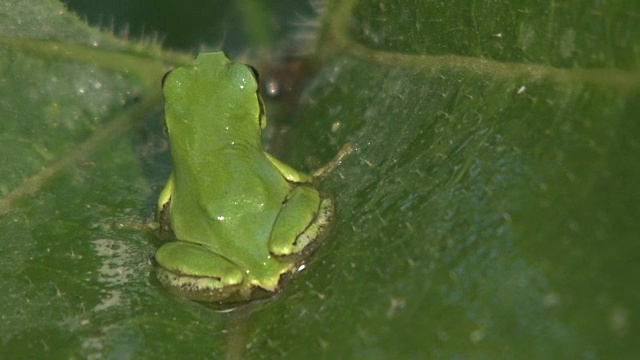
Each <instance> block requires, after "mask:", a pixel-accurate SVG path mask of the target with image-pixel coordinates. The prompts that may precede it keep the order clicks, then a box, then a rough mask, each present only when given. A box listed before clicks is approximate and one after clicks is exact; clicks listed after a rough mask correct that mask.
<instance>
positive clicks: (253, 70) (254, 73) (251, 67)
mask: <svg viewBox="0 0 640 360" xmlns="http://www.w3.org/2000/svg"><path fill="white" fill-rule="evenodd" d="M247 67H248V68H249V69H251V72H252V73H253V77H254V79H256V83H260V75H259V74H258V70H256V68H254V67H253V66H251V65H247Z"/></svg>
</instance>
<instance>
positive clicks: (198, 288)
mask: <svg viewBox="0 0 640 360" xmlns="http://www.w3.org/2000/svg"><path fill="white" fill-rule="evenodd" d="M155 259H156V265H157V266H156V276H157V278H158V280H159V281H160V283H162V284H163V285H164V286H166V287H167V288H168V289H169V290H170V291H171V292H173V293H176V294H179V295H180V296H183V297H186V298H188V299H191V300H196V301H222V300H225V299H228V298H231V297H233V296H234V294H235V293H237V292H238V291H239V290H240V288H241V286H242V284H243V280H244V275H243V274H242V272H241V271H240V270H239V269H238V267H237V266H236V265H235V264H233V263H232V262H230V261H229V260H227V259H225V258H224V257H222V256H220V255H218V254H215V253H213V252H211V251H209V250H207V249H206V248H204V247H203V246H201V245H198V244H194V243H188V242H184V241H174V242H170V243H167V244H164V245H163V246H161V247H160V249H158V251H157V252H156V255H155Z"/></svg>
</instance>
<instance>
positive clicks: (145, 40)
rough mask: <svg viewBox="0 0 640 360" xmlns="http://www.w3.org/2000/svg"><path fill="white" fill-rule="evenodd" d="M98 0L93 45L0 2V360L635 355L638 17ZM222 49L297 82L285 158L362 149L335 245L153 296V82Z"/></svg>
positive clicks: (274, 145) (279, 120) (75, 27)
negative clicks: (216, 297)
mask: <svg viewBox="0 0 640 360" xmlns="http://www.w3.org/2000/svg"><path fill="white" fill-rule="evenodd" d="M92 3H94V4H97V3H98V2H89V1H85V2H82V1H77V2H75V3H70V5H69V6H72V8H73V9H74V10H75V11H77V12H79V13H81V14H84V15H81V17H84V16H86V19H87V21H89V22H90V23H91V24H97V25H100V26H101V27H102V28H103V29H104V30H103V31H102V32H100V31H98V30H97V29H95V28H90V27H88V26H87V25H86V23H85V22H84V20H79V19H78V18H77V17H75V16H74V15H72V14H70V13H68V12H67V11H66V10H65V8H64V6H63V5H62V4H60V3H57V2H54V1H44V0H28V1H17V0H13V1H6V0H5V1H2V2H0V71H1V72H2V76H1V77H0V144H1V146H0V167H1V171H0V214H1V215H0V289H2V293H1V294H0V304H2V305H3V306H2V308H1V309H0V353H2V354H10V355H11V356H10V357H13V358H33V357H38V356H45V355H46V356H48V357H52V358H139V357H144V358H152V357H155V358H157V357H182V358H202V357H215V358H218V357H221V356H226V357H227V358H239V357H240V358H243V357H244V358H274V357H276V358H279V357H284V358H302V357H307V358H309V357H310V358H331V359H333V358H372V359H376V358H379V359H386V358H425V357H426V358H492V359H493V358H587V359H599V358H633V357H634V355H635V354H637V353H639V352H640V344H639V343H638V342H637V338H638V336H639V329H638V326H639V325H638V317H639V316H640V309H639V307H640V287H638V286H637V284H638V283H639V280H640V262H639V261H638V258H639V255H640V242H639V240H640V237H639V234H640V225H639V223H638V220H637V219H638V218H639V217H640V208H639V203H640V185H639V184H640V165H639V164H640V92H639V89H640V73H639V71H638V54H639V52H640V40H638V39H640V21H638V19H639V18H640V6H638V5H637V4H636V3H635V2H634V1H610V2H586V1H548V2H539V1H537V2H532V1H462V0H460V1H451V2H447V3H444V2H442V3H441V2H430V1H399V0H398V1H378V2H363V1H360V2H359V1H355V0H347V1H335V2H326V3H324V4H321V3H316V2H314V3H313V5H314V6H312V4H309V3H306V2H305V3H302V2H290V3H281V4H280V3H279V2H278V4H276V2H266V1H265V2H258V1H256V2H255V3H253V2H240V1H239V2H238V3H237V4H236V3H234V2H226V3H223V2H202V4H197V6H196V3H194V6H185V5H184V3H176V4H172V3H171V2H157V1H156V2H147V3H148V4H147V3H145V2H142V1H141V2H133V1H128V2H122V3H121V4H122V5H118V4H119V3H117V2H113V3H112V6H110V7H109V8H101V7H99V6H98V7H93V6H91V7H90V6H89V5H93V4H92ZM194 9H197V10H199V11H194ZM167 14H170V15H167ZM143 15H144V16H143ZM111 19H113V25H111V23H112V20H111ZM174 19H175V21H172V20H174ZM125 25H126V26H125ZM127 27H128V29H129V30H128V35H127V36H128V37H127V38H121V37H120V38H118V37H114V36H112V33H114V34H123V33H127V32H126V31H125V30H124V29H126V28H127ZM155 34H157V35H158V36H156V35H155ZM157 37H160V38H164V39H165V46H164V47H160V46H159V45H158V43H157V42H155V41H153V39H154V38H157ZM219 48H223V49H225V50H226V51H228V52H229V53H230V54H232V55H233V56H234V57H236V58H239V59H241V60H242V61H248V60H247V59H253V60H252V63H255V64H256V66H257V67H258V68H259V69H260V70H261V75H263V78H272V79H276V80H274V81H277V82H278V83H281V84H285V83H286V82H287V81H290V80H292V81H294V82H297V84H302V85H301V86H297V87H295V88H293V89H292V90H291V91H289V92H285V93H284V94H282V95H283V96H281V97H278V98H273V99H271V101H270V103H269V104H267V106H269V111H270V115H271V118H270V122H271V128H270V129H269V132H268V134H267V135H268V136H266V144H265V145H266V147H268V148H270V149H272V151H273V152H274V153H275V155H277V156H278V157H279V158H281V159H283V160H285V161H287V162H288V163H290V164H292V165H293V166H295V167H296V168H301V169H305V170H311V169H313V168H315V167H316V166H318V165H319V164H322V163H324V162H326V161H327V160H328V159H330V158H331V157H332V156H333V155H334V154H335V153H336V151H337V150H338V149H339V148H340V147H341V146H342V145H343V144H345V143H347V142H351V143H352V144H353V146H354V148H355V149H356V150H355V152H354V153H353V154H351V155H350V156H349V157H348V158H347V159H346V160H345V161H344V162H343V164H342V165H341V166H340V167H339V168H338V169H336V171H334V172H333V173H332V174H331V175H330V176H329V178H328V179H327V180H326V181H325V182H324V183H323V184H322V189H323V191H326V192H328V193H331V194H334V195H335V196H336V199H337V202H338V218H337V222H336V227H335V230H334V233H333V235H332V236H331V238H329V239H328V240H327V241H326V243H325V244H324V245H323V246H322V247H321V248H320V249H319V250H318V252H317V253H316V254H315V255H314V256H313V257H312V258H311V259H310V260H309V262H308V263H307V264H306V265H307V266H306V269H305V270H304V271H302V272H301V273H300V274H298V275H297V276H296V277H295V278H294V279H293V280H292V281H291V282H290V284H289V285H288V286H287V287H286V288H285V289H284V291H283V292H282V293H281V294H279V295H277V296H276V297H274V298H272V299H268V300H265V301H260V302H256V303H252V304H249V305H246V306H242V307H238V308H235V309H233V311H221V310H220V309H216V308H213V307H210V306H205V305H201V304H197V303H193V302H188V301H184V300H180V299H177V298H175V297H173V296H171V295H170V294H168V293H166V292H165V291H164V290H163V289H162V288H161V287H160V286H159V285H158V284H157V282H156V281H155V278H154V272H153V263H152V261H151V259H152V256H153V253H154V251H155V249H157V247H158V246H159V245H160V244H161V241H160V240H159V239H158V238H157V236H156V234H155V232H154V231H152V230H150V229H149V228H148V227H147V224H148V223H149V222H150V221H152V220H153V218H154V202H155V198H156V197H157V195H158V192H159V191H160V188H161V187H162V185H163V183H164V181H166V177H167V175H168V172H169V171H170V159H169V158H168V154H167V144H166V139H165V138H164V135H163V133H162V95H161V92H160V85H159V84H160V79H161V78H162V75H163V74H164V73H165V72H166V71H167V70H168V69H170V68H171V67H172V66H176V65H180V64H187V63H188V62H189V61H190V59H191V58H192V55H193V54H194V53H195V51H199V50H201V49H219ZM167 49H174V50H179V49H181V50H179V51H182V52H172V51H168V50H167ZM291 54H302V55H305V56H307V57H306V59H307V62H306V63H312V64H313V66H314V69H315V71H314V72H311V71H309V70H308V69H309V67H308V66H307V67H304V68H303V69H302V70H300V69H298V70H295V69H296V68H293V67H292V66H291V64H294V63H293V62H286V59H288V55H291ZM272 109H275V111H274V110H272Z"/></svg>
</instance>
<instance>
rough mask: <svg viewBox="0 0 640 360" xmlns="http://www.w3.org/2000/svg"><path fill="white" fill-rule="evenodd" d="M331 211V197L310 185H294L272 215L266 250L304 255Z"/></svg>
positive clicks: (312, 246)
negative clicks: (276, 211)
mask: <svg viewBox="0 0 640 360" xmlns="http://www.w3.org/2000/svg"><path fill="white" fill-rule="evenodd" d="M334 215H335V204H334V202H333V199H332V198H330V197H322V196H320V194H319V193H318V191H317V190H316V189H314V188H312V187H310V186H296V187H294V188H293V189H292V190H291V192H290V193H289V194H288V196H287V198H286V200H285V202H284V203H283V204H282V208H281V209H280V213H279V214H278V217H277V218H276V222H275V224H274V227H273V230H272V232H271V240H270V241H269V251H270V252H271V253H272V254H274V255H276V256H279V257H290V256H293V257H299V258H304V257H306V256H307V255H309V254H310V253H311V252H313V250H315V249H316V248H317V247H318V245H320V243H321V240H322V239H323V238H324V237H325V235H326V233H327V232H328V230H329V229H330V226H331V224H332V223H333V217H334Z"/></svg>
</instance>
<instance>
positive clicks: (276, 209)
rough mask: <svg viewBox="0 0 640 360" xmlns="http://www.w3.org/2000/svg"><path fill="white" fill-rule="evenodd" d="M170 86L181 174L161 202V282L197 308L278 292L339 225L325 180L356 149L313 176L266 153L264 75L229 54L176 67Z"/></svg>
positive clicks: (171, 129)
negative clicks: (165, 235)
mask: <svg viewBox="0 0 640 360" xmlns="http://www.w3.org/2000/svg"><path fill="white" fill-rule="evenodd" d="M162 89H163V95H164V100H165V108H164V120H165V132H166V133H167V136H168V140H169V149H170V154H171V159H172V166H173V168H172V171H171V174H170V175H169V179H168V181H167V183H166V185H165V186H164V188H163V189H162V191H161V192H160V195H159V197H158V204H157V214H158V219H159V220H158V221H159V223H160V226H161V228H162V229H164V230H165V232H169V233H171V240H170V241H168V242H165V243H164V244H162V245H161V246H160V247H159V248H158V250H157V251H156V253H155V256H154V259H155V265H156V277H157V279H158V281H159V282H160V283H161V284H162V285H163V286H164V287H165V288H166V289H168V290H169V291H170V292H172V293H174V294H176V295H179V296H180V297H183V298H186V299H188V300H194V301H199V302H219V303H227V302H243V301H249V300H253V299H257V298H263V297H267V296H271V295H273V294H275V293H278V292H279V291H280V290H281V289H282V286H283V283H284V282H286V281H287V279H289V278H290V277H291V275H293V274H294V273H295V272H296V271H297V269H298V268H299V266H300V265H301V264H302V263H304V261H305V260H306V259H307V258H308V257H309V256H310V255H311V254H312V253H313V252H314V251H315V250H316V249H317V248H318V246H319V245H320V244H321V243H322V242H323V241H324V239H325V238H326V236H327V234H328V233H329V231H330V230H331V228H332V225H333V223H334V221H335V215H336V203H335V200H334V198H333V197H332V196H329V195H326V194H322V193H321V192H320V191H319V190H318V182H319V180H320V179H322V178H324V177H325V176H326V174H328V173H329V172H331V171H332V169H333V168H334V167H335V166H337V165H338V164H340V162H341V161H342V159H343V157H344V156H345V155H347V154H348V153H350V152H351V150H352V148H351V145H350V144H349V143H347V144H346V145H345V146H344V147H343V148H342V149H341V150H340V151H339V152H338V154H337V155H336V156H335V157H334V159H333V160H331V161H330V162H329V163H328V164H327V165H325V166H323V167H321V168H320V169H318V170H316V171H315V172H313V173H311V174H308V173H305V172H301V171H298V170H295V169H294V168H293V167H291V166H289V165H287V164H285V163H284V162H282V161H280V160H278V159H277V158H275V157H274V156H272V155H271V154H269V153H268V152H266V151H265V150H264V149H263V147H262V131H263V129H264V128H265V126H266V125H267V118H266V114H265V107H264V104H263V101H262V98H261V95H260V92H259V78H258V73H257V71H256V70H255V69H254V68H253V67H251V66H249V65H245V64H243V63H239V62H233V61H231V60H230V59H229V58H228V57H227V56H226V55H225V53H224V52H221V51H218V52H205V53H200V54H199V55H197V56H196V58H195V59H194V61H193V62H192V64H191V65H190V66H183V67H177V68H175V69H173V70H171V71H169V72H168V73H167V74H166V75H165V77H164V78H163V81H162Z"/></svg>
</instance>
